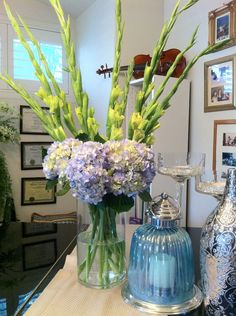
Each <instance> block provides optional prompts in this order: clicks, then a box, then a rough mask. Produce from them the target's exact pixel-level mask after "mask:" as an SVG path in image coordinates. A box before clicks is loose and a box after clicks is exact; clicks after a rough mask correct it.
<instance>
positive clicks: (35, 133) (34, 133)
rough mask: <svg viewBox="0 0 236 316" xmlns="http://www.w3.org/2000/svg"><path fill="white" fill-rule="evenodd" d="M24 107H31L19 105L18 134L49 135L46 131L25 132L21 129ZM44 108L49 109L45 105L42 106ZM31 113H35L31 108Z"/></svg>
mask: <svg viewBox="0 0 236 316" xmlns="http://www.w3.org/2000/svg"><path fill="white" fill-rule="evenodd" d="M24 109H31V107H30V106H28V105H20V134H27V135H49V134H48V133H47V132H27V131H26V132H25V131H23V121H24ZM42 109H44V110H49V108H47V107H42ZM31 111H32V114H33V115H35V116H36V114H35V113H34V112H33V110H32V109H31Z"/></svg>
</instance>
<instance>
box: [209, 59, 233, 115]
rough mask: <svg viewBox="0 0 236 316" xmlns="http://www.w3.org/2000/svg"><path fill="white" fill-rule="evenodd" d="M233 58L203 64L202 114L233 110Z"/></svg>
mask: <svg viewBox="0 0 236 316" xmlns="http://www.w3.org/2000/svg"><path fill="white" fill-rule="evenodd" d="M235 56H236V55H230V56H227V57H223V58H219V59H215V60H212V61H208V62H206V63H205V64H204V90H205V91H204V94H205V95H204V112H213V111H223V110H235V69H234V67H235Z"/></svg>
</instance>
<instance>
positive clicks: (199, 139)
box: [164, 0, 236, 227]
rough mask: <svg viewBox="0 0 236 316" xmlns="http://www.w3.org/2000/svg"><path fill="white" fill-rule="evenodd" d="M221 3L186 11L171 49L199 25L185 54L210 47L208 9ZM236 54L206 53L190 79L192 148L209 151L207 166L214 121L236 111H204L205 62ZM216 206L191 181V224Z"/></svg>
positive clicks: (212, 0) (181, 45) (198, 222)
mask: <svg viewBox="0 0 236 316" xmlns="http://www.w3.org/2000/svg"><path fill="white" fill-rule="evenodd" d="M175 2H176V1H175V0H166V1H165V7H164V9H165V11H164V12H165V18H167V17H168V16H169V14H170V10H171V7H173V5H174V3H175ZM221 6H222V1H221V0H208V1H203V0H201V1H199V2H198V3H197V4H196V5H195V6H194V7H192V8H191V9H189V10H188V12H185V13H184V14H183V16H182V17H181V18H180V19H179V21H178V23H177V24H176V27H175V29H174V31H173V33H172V36H171V38H170V41H169V44H168V45H169V48H171V47H177V48H180V49H183V48H184V45H186V43H187V42H188V39H190V37H191V34H192V32H193V31H194V29H195V27H196V26H197V25H200V29H199V33H198V40H197V43H196V45H195V47H194V48H193V49H192V50H191V51H190V52H189V53H188V54H186V57H187V60H190V59H191V58H192V57H193V56H194V54H197V53H198V52H200V50H202V49H203V48H204V47H206V46H207V41H208V12H209V11H211V10H214V9H216V8H219V7H221ZM235 53H236V46H234V47H231V48H228V49H224V50H222V51H219V52H216V53H214V54H210V55H208V56H204V57H203V58H202V59H201V60H200V61H199V62H198V63H197V64H196V65H195V67H194V68H193V69H192V71H191V73H190V75H189V76H188V79H189V80H191V82H192V85H191V123H190V150H191V151H193V152H205V153H206V169H210V168H211V166H212V147H213V124H214V120H219V119H220V120H222V119H233V118H235V117H236V111H218V112H211V113H209V112H208V113H204V110H203V107H204V62H206V61H209V60H213V59H216V58H219V57H223V56H227V55H231V54H235ZM215 205H216V202H215V200H214V199H213V198H212V197H209V196H206V195H203V194H200V193H197V192H196V191H195V189H194V181H191V185H190V191H189V226H195V227H196V226H199V227H201V226H202V225H203V223H204V222H205V220H206V217H207V216H208V214H209V213H210V212H211V211H212V210H213V209H214V207H215Z"/></svg>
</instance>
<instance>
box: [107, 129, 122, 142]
mask: <svg viewBox="0 0 236 316" xmlns="http://www.w3.org/2000/svg"><path fill="white" fill-rule="evenodd" d="M122 138H123V130H122V128H121V127H115V126H112V128H111V137H110V139H113V140H120V139H122Z"/></svg>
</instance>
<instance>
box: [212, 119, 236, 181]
mask: <svg viewBox="0 0 236 316" xmlns="http://www.w3.org/2000/svg"><path fill="white" fill-rule="evenodd" d="M212 167H213V170H217V171H218V172H220V174H221V175H222V177H226V174H227V169H228V168H236V120H216V121H214V139H213V163H212Z"/></svg>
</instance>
